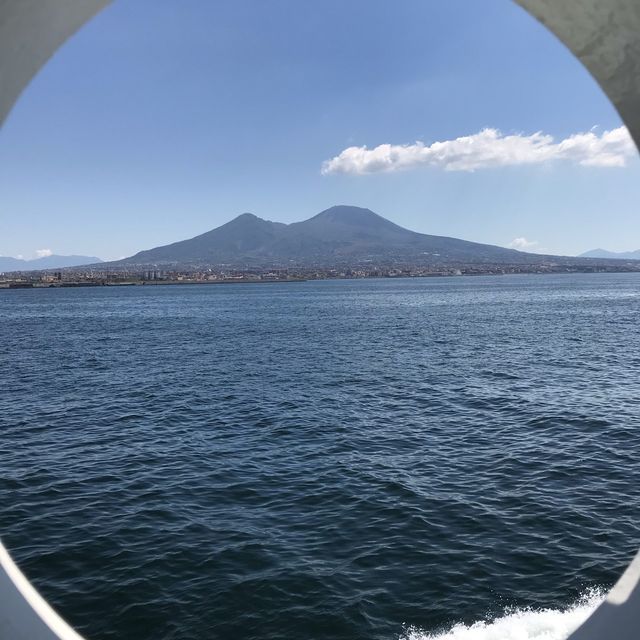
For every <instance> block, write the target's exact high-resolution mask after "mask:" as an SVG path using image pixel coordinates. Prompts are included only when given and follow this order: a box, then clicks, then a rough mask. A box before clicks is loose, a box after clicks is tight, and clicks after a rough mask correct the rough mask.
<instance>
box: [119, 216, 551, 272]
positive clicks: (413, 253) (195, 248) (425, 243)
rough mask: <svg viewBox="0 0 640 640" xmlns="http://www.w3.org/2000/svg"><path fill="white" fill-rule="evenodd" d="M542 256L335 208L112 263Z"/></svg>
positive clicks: (240, 226)
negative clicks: (430, 231) (428, 231)
mask: <svg viewBox="0 0 640 640" xmlns="http://www.w3.org/2000/svg"><path fill="white" fill-rule="evenodd" d="M536 259H538V260H539V259H540V256H537V255H536V254H531V253H524V252H521V251H516V250H515V249H507V248H504V247H498V246H495V245H488V244H481V243H477V242H471V241H468V240H459V239H457V238H450V237H447V236H435V235H428V234H423V233H418V232H416V231H411V230H409V229H405V228H404V227H401V226H400V225H397V224H395V223H394V222H392V221H390V220H388V219H386V218H384V217H382V216H380V215H379V214H377V213H374V212H373V211H371V210H370V209H366V208H362V207H353V206H347V205H335V206H333V207H330V208H329V209H325V210H324V211H321V212H320V213H318V214H316V215H314V216H312V217H311V218H308V219H306V220H302V221H300V222H293V223H290V224H284V223H282V222H273V221H270V220H264V219H263V218H259V217H258V216H256V215H255V214H252V213H243V214H240V215H239V216H237V217H235V218H233V219H232V220H230V221H229V222H226V223H225V224H223V225H221V226H219V227H217V228H215V229H211V230H210V231H207V232H205V233H202V234H199V235H197V236H195V237H193V238H189V239H186V240H180V241H178V242H173V243H170V244H167V245H163V246H160V247H155V248H152V249H147V250H144V251H140V252H138V253H137V254H135V255H133V256H130V257H128V258H125V259H123V260H119V261H117V262H113V263H109V264H112V265H115V266H126V265H137V266H142V265H155V266H162V265H173V266H175V265H182V264H189V265H192V266H193V265H211V266H213V265H218V266H220V265H230V266H243V267H251V266H267V265H296V266H303V265H304V266H311V265H325V266H326V265H329V264H338V263H345V262H351V263H359V262H398V261H401V260H408V261H414V262H415V261H418V262H421V263H427V262H428V263H434V264H446V263H453V262H471V263H489V262H499V263H510V262H517V263H531V262H534V261H536Z"/></svg>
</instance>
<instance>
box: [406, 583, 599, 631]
mask: <svg viewBox="0 0 640 640" xmlns="http://www.w3.org/2000/svg"><path fill="white" fill-rule="evenodd" d="M603 599H604V592H602V591H599V590H592V591H588V592H587V593H585V594H584V595H583V596H581V597H580V599H579V600H578V601H577V602H575V603H574V604H572V605H571V606H570V607H568V608H567V609H564V610H561V609H508V610H506V611H505V613H504V615H503V616H501V617H499V618H495V619H494V620H490V621H481V622H476V623H474V624H472V625H471V626H467V625H464V624H457V625H455V626H454V627H453V628H452V629H450V630H449V631H444V632H439V633H435V634H434V633H427V632H425V631H422V630H420V629H416V628H414V627H412V628H409V629H407V631H406V633H405V634H404V635H403V636H402V637H401V638H400V640H566V638H567V637H568V636H569V634H570V633H572V632H573V631H575V630H576V629H577V628H578V627H579V626H580V625H581V624H582V623H583V622H584V621H585V620H586V619H587V618H588V617H589V615H590V614H591V613H592V612H593V611H594V609H595V608H596V607H597V606H598V605H599V604H600V603H601V602H602V600H603Z"/></svg>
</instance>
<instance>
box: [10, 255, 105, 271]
mask: <svg viewBox="0 0 640 640" xmlns="http://www.w3.org/2000/svg"><path fill="white" fill-rule="evenodd" d="M100 262H102V260H100V258H96V257H91V256H56V255H53V256H45V257H44V258H36V259H34V260H21V259H19V258H9V257H4V256H0V271H40V270H42V269H63V268H64V267H79V266H82V265H85V264H96V263H100Z"/></svg>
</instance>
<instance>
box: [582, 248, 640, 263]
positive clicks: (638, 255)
mask: <svg viewBox="0 0 640 640" xmlns="http://www.w3.org/2000/svg"><path fill="white" fill-rule="evenodd" d="M578 258H601V259H604V260H640V249H637V250H636V251H607V250H606V249H591V250H590V251H585V252H584V253H581V254H580V255H579V256H578Z"/></svg>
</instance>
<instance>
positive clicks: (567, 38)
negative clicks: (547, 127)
mask: <svg viewBox="0 0 640 640" xmlns="http://www.w3.org/2000/svg"><path fill="white" fill-rule="evenodd" d="M109 1H110V0H0V125H1V124H2V123H3V121H4V119H5V118H6V117H7V115H8V113H9V111H10V110H11V108H12V107H13V105H14V104H15V102H16V101H17V99H18V97H19V96H20V93H21V92H22V90H23V89H24V88H25V87H26V86H27V84H28V83H29V82H30V80H31V79H32V77H33V76H34V75H35V74H36V73H37V72H38V70H39V69H40V68H41V67H42V66H43V65H44V64H45V63H46V62H47V60H48V59H49V58H50V57H51V56H52V55H53V54H54V53H55V51H56V50H57V49H58V48H59V47H60V46H61V45H62V44H63V43H64V42H65V41H66V40H67V39H68V38H69V37H70V36H71V35H72V34H73V33H74V32H75V31H76V30H77V29H78V28H80V27H81V26H82V25H83V24H84V23H85V22H87V21H88V20H89V19H90V18H91V17H92V16H93V15H95V14H96V13H97V12H98V11H100V9H102V7H104V6H105V5H106V4H108V3H109ZM515 1H516V2H518V4H520V5H521V6H522V7H524V8H525V9H526V10H527V11H529V12H530V13H531V14H532V15H534V16H536V17H537V18H538V19H539V20H540V21H541V22H542V23H543V24H545V25H546V26H547V27H548V28H549V29H550V30H551V31H553V32H554V33H555V34H556V35H557V36H558V37H559V38H560V39H561V40H562V41H563V42H564V43H565V44H566V45H567V46H568V47H569V49H571V51H572V52H573V53H574V54H575V55H576V56H577V57H578V58H579V59H580V60H581V61H582V62H583V63H584V64H585V66H586V67H587V68H588V69H589V70H590V71H591V73H592V74H593V76H594V77H595V79H596V80H597V81H598V82H599V83H600V86H601V87H602V88H603V89H604V91H605V92H606V93H607V95H608V96H609V98H610V99H611V101H612V102H613V104H614V105H615V106H616V108H617V109H618V112H619V113H620V115H621V117H622V119H623V120H624V122H625V123H626V125H627V127H628V128H629V130H630V132H631V135H632V136H633V137H634V139H635V141H636V144H640V0H515ZM532 55H535V52H532ZM638 638H640V555H638V556H637V557H636V559H635V560H634V561H633V562H632V563H631V565H630V566H629V568H628V569H627V571H626V572H625V574H624V575H623V576H622V578H621V579H620V580H619V582H618V583H617V584H616V586H615V587H614V588H613V589H612V590H611V592H610V594H609V596H608V597H607V599H606V600H605V601H604V602H603V604H602V605H600V606H599V607H598V609H597V610H596V611H595V612H594V613H593V615H592V616H591V617H590V618H589V619H588V620H587V621H586V622H585V623H584V625H582V627H580V629H578V630H577V631H576V632H575V633H574V634H573V635H572V636H571V638H570V640H637V639H638ZM0 640H82V638H81V637H80V636H79V635H78V634H77V633H76V632H75V631H74V630H73V629H71V627H69V626H68V625H67V624H66V623H65V622H64V621H63V620H62V619H61V618H60V617H59V616H58V615H57V614H56V613H55V611H53V609H51V607H50V606H49V605H48V604H47V603H46V602H45V601H44V599H43V598H41V597H40V595H38V593H37V592H36V590H35V589H34V588H33V587H32V586H31V584H30V583H29V581H28V580H27V579H26V578H25V577H24V575H23V574H22V573H21V572H20V570H19V569H18V568H17V566H16V565H15V564H14V563H13V561H12V560H11V558H10V556H9V554H8V553H7V551H6V550H5V548H4V547H3V546H2V545H1V544H0Z"/></svg>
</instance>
